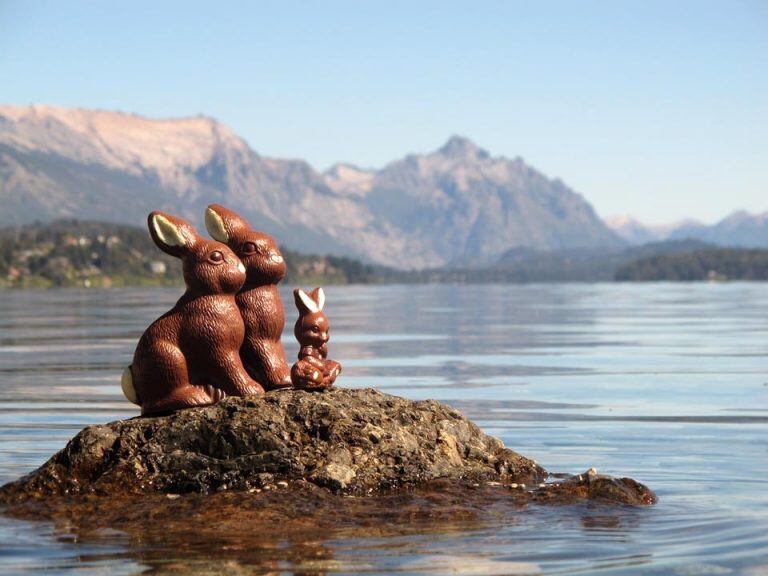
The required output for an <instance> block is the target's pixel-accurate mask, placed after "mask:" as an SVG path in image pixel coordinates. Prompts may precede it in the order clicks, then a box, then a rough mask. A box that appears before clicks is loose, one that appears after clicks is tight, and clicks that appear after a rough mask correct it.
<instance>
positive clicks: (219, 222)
mask: <svg viewBox="0 0 768 576" xmlns="http://www.w3.org/2000/svg"><path fill="white" fill-rule="evenodd" d="M205 226H206V228H207V229H208V233H209V234H210V235H211V236H212V237H213V238H215V239H216V240H218V241H219V242H224V243H225V244H227V245H228V246H229V247H230V248H231V249H232V250H233V251H234V252H235V254H237V256H238V257H239V258H240V260H241V261H242V262H243V264H244V265H245V270H246V280H245V284H244V285H243V287H242V288H241V289H240V291H239V292H238V294H237V306H238V308H239V309H240V314H241V315H242V317H243V321H244V322H245V341H244V342H243V347H242V348H241V350H240V356H241V358H242V360H243V365H244V366H245V369H246V370H248V373H249V374H250V375H251V376H252V377H253V378H255V379H256V380H258V381H259V382H261V383H262V384H263V385H264V387H265V388H266V389H267V390H274V389H276V388H288V387H290V386H291V369H290V368H289V367H288V362H287V361H286V359H285V349H284V348H283V344H282V342H281V341H280V338H281V337H282V334H283V328H284V327H285V311H284V310H283V302H282V300H280V291H279V290H278V288H277V284H278V283H279V282H280V281H281V280H282V279H283V278H284V277H285V272H286V265H285V260H283V256H282V254H280V249H279V248H278V247H277V243H276V242H275V241H274V239H273V238H272V237H271V236H269V235H267V234H264V233H263V232H257V231H255V230H253V229H252V228H251V226H250V224H248V222H247V221H246V220H245V219H244V218H242V217H241V216H239V215H238V214H237V213H235V212H233V211H232V210H229V209H227V208H224V207H223V206H220V205H218V204H211V205H210V206H208V208H207V210H206V211H205Z"/></svg>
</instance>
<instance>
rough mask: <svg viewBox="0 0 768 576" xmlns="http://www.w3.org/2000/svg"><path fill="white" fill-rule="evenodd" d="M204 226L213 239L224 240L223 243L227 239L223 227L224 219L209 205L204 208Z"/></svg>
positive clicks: (227, 236) (227, 235)
mask: <svg viewBox="0 0 768 576" xmlns="http://www.w3.org/2000/svg"><path fill="white" fill-rule="evenodd" d="M205 228H206V229H207V230H208V234H210V235H211V238H213V239H214V240H218V241H219V242H224V244H226V243H227V242H228V241H229V234H227V229H226V228H225V227H224V221H223V220H222V219H221V216H219V214H218V213H217V212H216V211H215V210H214V209H213V208H211V207H210V206H208V208H206V209H205Z"/></svg>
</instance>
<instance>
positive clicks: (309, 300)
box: [299, 290, 320, 313]
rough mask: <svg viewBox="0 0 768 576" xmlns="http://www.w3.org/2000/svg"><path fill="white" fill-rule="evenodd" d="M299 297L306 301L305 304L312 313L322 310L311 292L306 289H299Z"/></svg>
mask: <svg viewBox="0 0 768 576" xmlns="http://www.w3.org/2000/svg"><path fill="white" fill-rule="evenodd" d="M299 298H301V301H302V302H304V306H306V307H307V309H308V310H309V311H310V312H312V313H314V312H320V308H318V307H317V304H315V301H314V300H312V298H310V296H309V294H307V293H306V292H304V290H299Z"/></svg>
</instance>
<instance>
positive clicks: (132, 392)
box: [120, 366, 141, 406]
mask: <svg viewBox="0 0 768 576" xmlns="http://www.w3.org/2000/svg"><path fill="white" fill-rule="evenodd" d="M120 384H121V386H122V387H123V394H125V397H126V398H128V400H130V401H131V402H133V403H134V404H136V405H138V406H141V400H139V395H138V394H136V388H134V387H133V371H132V370H131V367H130V366H126V367H125V370H123V376H122V378H120Z"/></svg>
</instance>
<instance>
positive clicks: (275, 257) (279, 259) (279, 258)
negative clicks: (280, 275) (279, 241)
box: [270, 254, 283, 264]
mask: <svg viewBox="0 0 768 576" xmlns="http://www.w3.org/2000/svg"><path fill="white" fill-rule="evenodd" d="M270 259H271V260H272V262H274V263H275V264H282V262H283V257H282V256H280V254H272V256H271V257H270Z"/></svg>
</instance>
